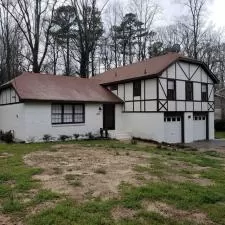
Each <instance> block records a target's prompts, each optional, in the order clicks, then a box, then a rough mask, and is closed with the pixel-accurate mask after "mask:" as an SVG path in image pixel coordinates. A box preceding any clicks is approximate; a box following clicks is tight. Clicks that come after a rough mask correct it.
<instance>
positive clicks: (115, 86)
mask: <svg viewBox="0 0 225 225" xmlns="http://www.w3.org/2000/svg"><path fill="white" fill-rule="evenodd" d="M109 90H110V91H117V90H118V85H117V84H114V85H111V86H109Z"/></svg>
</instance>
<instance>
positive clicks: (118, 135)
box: [109, 130, 132, 140]
mask: <svg viewBox="0 0 225 225" xmlns="http://www.w3.org/2000/svg"><path fill="white" fill-rule="evenodd" d="M109 137H110V138H112V139H117V140H131V138H132V136H131V135H130V134H129V132H126V131H114V130H113V131H109Z"/></svg>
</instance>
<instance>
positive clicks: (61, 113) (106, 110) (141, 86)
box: [0, 53, 218, 143]
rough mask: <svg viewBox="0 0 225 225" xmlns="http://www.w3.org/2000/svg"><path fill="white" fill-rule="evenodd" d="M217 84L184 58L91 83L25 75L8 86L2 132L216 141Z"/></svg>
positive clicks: (2, 95)
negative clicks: (105, 132)
mask: <svg viewBox="0 0 225 225" xmlns="http://www.w3.org/2000/svg"><path fill="white" fill-rule="evenodd" d="M217 82H218V81H217V78H216V77H215V76H214V74H213V73H212V72H211V71H210V70H209V69H208V67H207V66H206V65H205V64H204V63H202V62H200V61H196V60H193V59H190V58H187V57H184V56H181V55H179V54H177V53H168V54H166V55H163V56H159V57H155V58H151V59H148V60H146V61H143V62H139V63H135V64H132V65H128V66H125V67H120V68H116V69H113V70H110V71H107V72H105V73H103V74H100V75H98V76H96V77H94V78H91V79H83V78H75V77H64V76H54V75H44V74H34V73H24V74H22V75H21V76H19V77H17V78H15V79H13V80H11V81H10V82H8V83H6V84H4V85H2V86H1V92H0V105H1V106H0V129H1V130H4V131H8V130H13V131H14V133H15V137H16V138H18V139H21V140H25V141H28V140H29V139H35V140H37V141H39V140H41V139H42V137H43V135H44V134H50V135H52V136H53V137H58V136H59V135H62V134H65V135H73V134H75V133H78V134H85V133H88V132H92V133H99V130H100V128H104V129H107V130H109V133H110V135H111V137H114V138H118V139H123V138H127V137H132V136H133V137H137V138H142V139H151V140H155V141H158V142H168V143H180V142H185V143H188V142H193V141H196V140H206V139H214V83H217Z"/></svg>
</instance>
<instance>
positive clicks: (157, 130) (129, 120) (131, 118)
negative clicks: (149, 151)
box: [116, 106, 164, 142]
mask: <svg viewBox="0 0 225 225" xmlns="http://www.w3.org/2000/svg"><path fill="white" fill-rule="evenodd" d="M121 109H122V107H121V106H117V107H116V131H123V132H127V133H129V135H131V136H133V137H136V138H142V139H149V140H155V141H158V142H162V141H164V114H163V113H122V111H121Z"/></svg>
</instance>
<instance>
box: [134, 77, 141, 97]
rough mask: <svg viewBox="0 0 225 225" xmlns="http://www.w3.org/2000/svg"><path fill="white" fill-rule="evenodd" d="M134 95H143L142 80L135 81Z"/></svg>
mask: <svg viewBox="0 0 225 225" xmlns="http://www.w3.org/2000/svg"><path fill="white" fill-rule="evenodd" d="M133 90H134V96H141V81H140V80H138V81H134V83H133Z"/></svg>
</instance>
